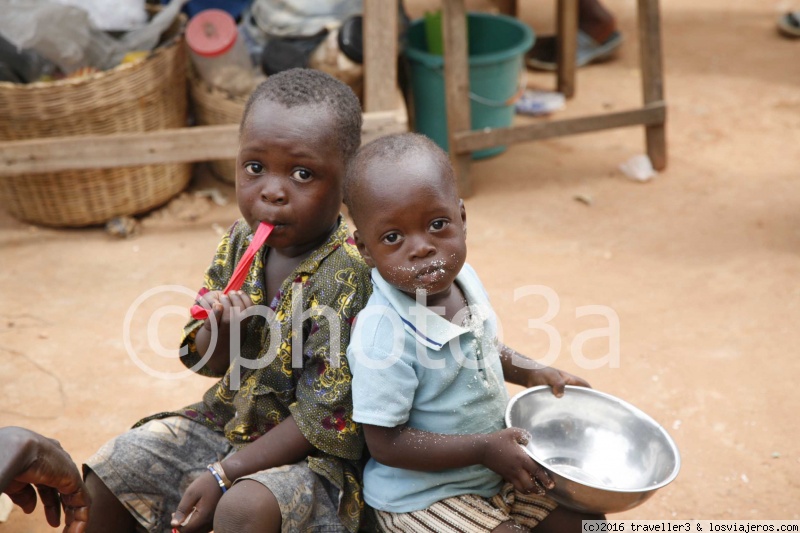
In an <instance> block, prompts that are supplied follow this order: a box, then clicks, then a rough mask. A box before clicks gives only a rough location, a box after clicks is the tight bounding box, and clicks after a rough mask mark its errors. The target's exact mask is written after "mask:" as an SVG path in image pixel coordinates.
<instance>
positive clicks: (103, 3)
mask: <svg viewBox="0 0 800 533" xmlns="http://www.w3.org/2000/svg"><path fill="white" fill-rule="evenodd" d="M56 1H57V2H58V3H59V4H64V5H69V6H74V7H79V8H81V9H84V10H86V11H87V12H88V13H89V20H91V21H92V24H94V26H95V28H97V29H98V30H103V31H129V30H132V29H134V28H137V27H139V26H143V25H144V24H146V23H147V10H146V9H145V7H144V4H145V1H144V0H114V1H113V2H109V0H56Z"/></svg>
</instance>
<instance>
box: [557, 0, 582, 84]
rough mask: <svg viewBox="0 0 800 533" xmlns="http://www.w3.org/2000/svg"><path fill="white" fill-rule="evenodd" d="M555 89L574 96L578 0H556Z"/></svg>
mask: <svg viewBox="0 0 800 533" xmlns="http://www.w3.org/2000/svg"><path fill="white" fill-rule="evenodd" d="M556 12H557V19H558V28H557V31H556V47H557V57H556V61H557V89H558V92H560V93H562V94H563V95H564V96H565V97H566V98H572V97H573V96H575V53H576V49H577V47H578V0H558V1H557V4H556Z"/></svg>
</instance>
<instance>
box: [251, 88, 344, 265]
mask: <svg viewBox="0 0 800 533" xmlns="http://www.w3.org/2000/svg"><path fill="white" fill-rule="evenodd" d="M344 168H345V163H344V160H343V156H342V152H341V150H340V148H339V144H338V135H337V128H336V123H335V120H334V117H333V116H332V114H331V113H330V112H329V111H327V110H326V109H324V108H322V107H320V106H297V107H293V108H291V109H289V108H286V107H284V106H283V105H281V104H277V103H275V102H271V101H268V100H267V101H261V102H258V103H256V104H255V105H254V106H253V108H252V109H251V111H250V115H249V117H248V119H247V122H246V123H245V125H244V127H243V129H242V133H241V137H240V139H239V155H238V157H237V159H236V198H237V200H238V202H239V209H240V210H241V212H242V216H244V218H245V220H247V223H248V224H249V225H250V227H252V228H253V229H254V230H255V228H256V227H257V226H258V224H259V222H268V223H270V224H272V225H274V226H275V229H274V230H273V231H272V234H271V235H270V236H269V239H268V240H267V245H269V246H271V247H272V248H274V249H276V250H281V251H282V252H283V253H285V254H286V255H289V256H296V255H300V254H302V253H305V252H307V251H309V250H312V249H314V248H316V247H317V246H319V244H321V243H322V242H323V241H324V240H325V239H326V238H327V237H328V235H329V233H330V231H331V229H332V227H333V225H334V224H335V222H336V220H337V217H338V215H339V210H340V208H341V202H342V192H341V189H342V187H341V183H342V176H343V174H344Z"/></svg>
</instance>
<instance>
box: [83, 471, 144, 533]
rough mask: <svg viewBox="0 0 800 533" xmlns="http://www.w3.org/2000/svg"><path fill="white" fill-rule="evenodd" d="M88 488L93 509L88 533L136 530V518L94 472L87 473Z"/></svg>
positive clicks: (132, 531) (122, 532)
mask: <svg viewBox="0 0 800 533" xmlns="http://www.w3.org/2000/svg"><path fill="white" fill-rule="evenodd" d="M86 488H87V489H88V491H89V496H91V498H92V511H91V513H89V524H88V526H87V527H86V533H107V532H108V531H114V532H118V533H134V532H135V531H136V525H137V523H136V519H135V518H134V517H133V515H132V514H131V513H130V512H128V509H126V508H125V506H124V505H122V502H120V501H119V500H118V499H117V497H116V496H114V493H112V492H111V491H110V490H108V487H106V484H105V483H103V481H102V480H101V479H100V478H99V477H97V476H96V475H95V473H94V472H91V471H90V472H89V473H88V474H86Z"/></svg>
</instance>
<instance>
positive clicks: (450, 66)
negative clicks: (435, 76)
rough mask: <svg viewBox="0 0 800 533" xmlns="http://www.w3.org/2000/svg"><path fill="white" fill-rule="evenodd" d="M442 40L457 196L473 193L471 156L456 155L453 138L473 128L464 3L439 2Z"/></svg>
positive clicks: (451, 156) (450, 144) (448, 119)
mask: <svg viewBox="0 0 800 533" xmlns="http://www.w3.org/2000/svg"><path fill="white" fill-rule="evenodd" d="M442 29H443V32H442V33H443V40H444V92H445V102H446V104H445V105H446V107H447V142H448V145H449V146H450V161H452V163H453V167H454V168H455V171H456V176H457V178H458V191H459V194H460V195H461V196H462V197H463V198H466V197H468V196H470V195H471V194H472V184H471V182H470V176H469V167H470V162H471V160H472V154H471V153H470V152H466V153H460V154H459V153H456V151H455V149H454V148H453V147H454V146H455V145H456V143H455V140H454V136H455V134H456V133H458V132H460V131H469V130H470V129H471V127H472V125H471V117H470V102H469V59H468V45H467V12H466V10H465V8H464V1H463V0H443V1H442Z"/></svg>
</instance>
